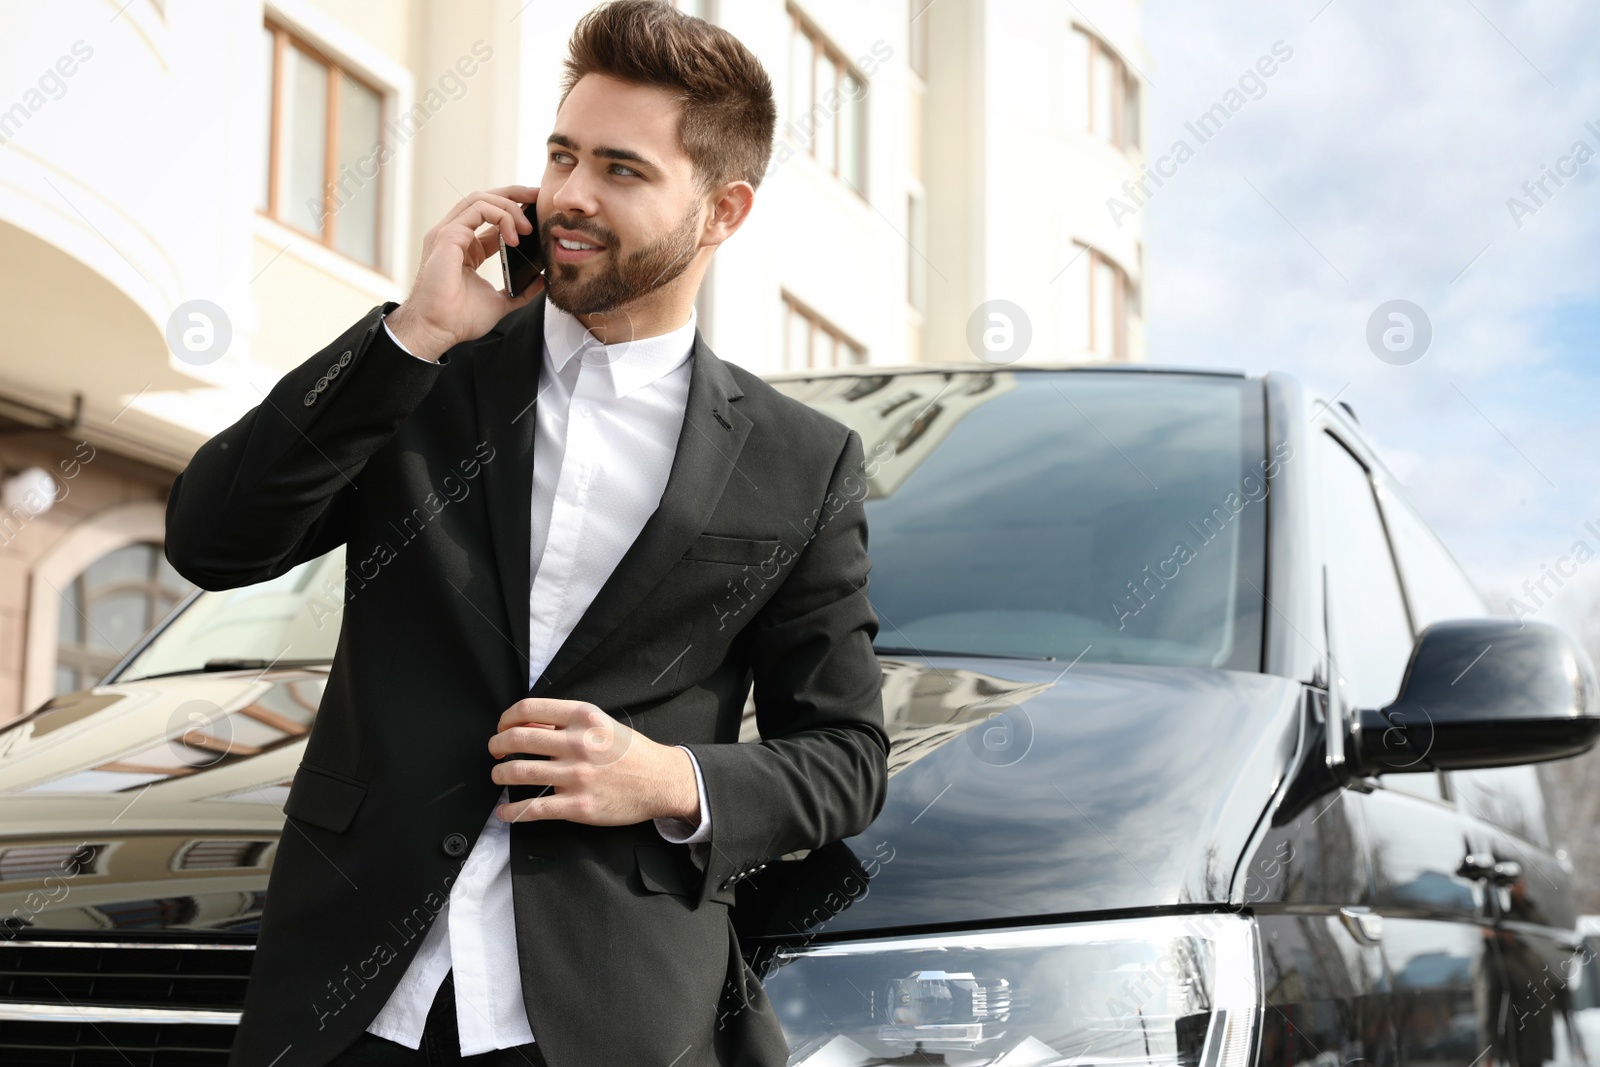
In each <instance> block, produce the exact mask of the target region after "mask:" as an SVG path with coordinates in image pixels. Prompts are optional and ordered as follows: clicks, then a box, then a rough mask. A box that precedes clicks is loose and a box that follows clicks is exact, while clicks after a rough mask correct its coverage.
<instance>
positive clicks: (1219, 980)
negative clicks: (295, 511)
mask: <svg viewBox="0 0 1600 1067" xmlns="http://www.w3.org/2000/svg"><path fill="white" fill-rule="evenodd" d="M773 967H774V968H775V969H774V970H772V971H771V972H770V973H769V975H768V977H767V978H766V979H765V981H764V982H763V985H764V988H765V989H766V993H767V998H768V1000H769V1001H770V1002H771V1004H772V1007H773V1010H774V1011H775V1012H776V1013H777V1016H778V1020H779V1021H780V1022H781V1023H782V1025H783V1029H784V1033H785V1035H786V1036H787V1038H788V1041H789V1048H790V1049H791V1050H792V1051H791V1055H790V1058H789V1063H790V1065H791V1067H800V1065H804V1067H874V1065H877V1064H900V1063H930V1064H931V1063H940V1064H947V1065H953V1067H957V1065H958V1067H983V1065H993V1067H1049V1065H1053V1064H1060V1065H1067V1064H1070V1065H1073V1067H1106V1065H1115V1067H1249V1065H1250V1063H1251V1059H1252V1056H1253V1053H1254V1039H1255V1029H1256V1016H1257V1014H1258V1012H1259V1011H1260V998H1259V995H1258V993H1257V990H1258V988H1259V985H1258V981H1257V951H1256V927H1255V922H1254V920H1252V919H1250V918H1248V917H1246V916H1242V915H1237V914H1231V913H1216V912H1211V913H1204V914H1196V915H1182V916H1162V917H1158V918H1151V919H1119V920H1115V921H1110V922H1087V923H1069V924H1063V925H1056V926H1035V927H1015V928H1009V929H1004V930H985V931H978V932H974V933H958V934H931V935H923V936H916V937H896V938H885V939H881V940H875V941H857V942H847V943H840V944H829V945H810V946H806V947H803V948H798V949H793V950H788V951H780V952H778V953H777V954H776V955H775V956H774V957H773ZM913 1056H914V1057H915V1058H908V1057H913ZM923 1057H927V1058H923Z"/></svg>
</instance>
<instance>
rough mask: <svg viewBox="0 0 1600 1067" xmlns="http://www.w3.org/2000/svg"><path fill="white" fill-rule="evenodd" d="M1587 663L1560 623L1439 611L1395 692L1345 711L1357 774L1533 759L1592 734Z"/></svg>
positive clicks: (1593, 701)
mask: <svg viewBox="0 0 1600 1067" xmlns="http://www.w3.org/2000/svg"><path fill="white" fill-rule="evenodd" d="M1597 701H1600V694H1597V690H1596V684H1595V670H1594V664H1593V662H1592V661H1591V660H1590V659H1589V655H1588V653H1587V652H1585V651H1584V650H1583V648H1582V646H1580V645H1579V644H1578V643H1577V642H1576V641H1575V640H1573V639H1572V638H1571V637H1570V636H1568V635H1567V633H1566V632H1565V631H1564V630H1561V629H1559V628H1557V627H1555V626H1552V625H1550V624H1548V623H1542V622H1532V621H1528V620H1523V621H1522V622H1517V621H1516V620H1513V619H1501V618H1482V619H1447V620H1443V621H1440V622H1436V623H1434V624H1433V625H1431V626H1429V627H1428V628H1427V629H1425V630H1423V631H1422V633H1421V634H1420V635H1418V637H1417V643H1416V647H1415V648H1413V649H1412V651H1411V661H1410V663H1408V664H1407V665H1406V673H1405V678H1404V680H1403V681H1402V682H1401V683H1400V695H1399V696H1398V697H1396V698H1395V701H1394V703H1392V704H1390V705H1389V706H1388V707H1385V708H1382V709H1378V710H1362V711H1360V712H1358V713H1357V714H1356V715H1354V716H1352V718H1353V720H1354V721H1353V723H1352V727H1351V733H1352V735H1353V736H1352V741H1353V743H1352V745H1351V748H1352V750H1353V751H1354V752H1355V753H1356V755H1357V760H1358V762H1359V764H1360V766H1359V772H1360V773H1361V774H1366V775H1373V774H1393V773H1397V772H1401V771H1423V770H1466V769H1470V768H1474V767H1504V766H1509V765H1511V764H1517V763H1539V762H1542V761H1544V760H1555V759H1564V758H1567V757H1569V756H1577V755H1580V754H1582V753H1584V752H1587V751H1588V750H1589V749H1590V748H1592V747H1593V746H1594V743H1595V740H1596V739H1597V738H1600V706H1597Z"/></svg>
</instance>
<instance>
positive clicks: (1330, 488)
mask: <svg viewBox="0 0 1600 1067" xmlns="http://www.w3.org/2000/svg"><path fill="white" fill-rule="evenodd" d="M1321 452H1322V532H1323V543H1324V545H1325V546H1326V547H1325V550H1324V551H1325V553H1326V556H1327V565H1328V598H1329V600H1330V602H1331V609H1332V616H1333V641H1334V646H1335V653H1334V654H1335V656H1336V657H1337V659H1338V662H1337V663H1335V664H1334V669H1335V670H1336V671H1337V672H1338V674H1339V676H1340V677H1341V678H1342V679H1343V680H1344V683H1345V691H1346V693H1347V695H1348V699H1349V702H1350V705H1351V707H1352V708H1381V707H1383V706H1384V705H1386V704H1388V703H1390V702H1391V701H1392V700H1394V698H1395V695H1396V694H1397V693H1398V692H1399V691H1400V679H1401V676H1402V675H1403V674H1404V673H1405V669H1406V661H1407V660H1408V659H1410V657H1411V644H1412V635H1411V622H1410V620H1409V619H1408V618H1407V617H1406V607H1405V601H1404V600H1403V599H1401V595H1400V581H1399V578H1398V577H1397V575H1396V573H1395V566H1394V559H1393V557H1392V556H1390V554H1389V540H1388V538H1387V536H1385V534H1384V529H1383V520H1382V518H1381V517H1380V516H1379V514H1378V503H1377V499H1376V497H1375V496H1374V495H1373V490H1372V483H1371V481H1370V480H1369V479H1368V478H1367V471H1366V468H1364V467H1362V466H1361V464H1360V462H1358V461H1357V460H1356V458H1355V456H1353V455H1351V454H1350V452H1349V450H1348V449H1346V448H1345V447H1344V445H1343V444H1341V443H1340V442H1339V440H1338V439H1337V438H1335V437H1334V436H1333V435H1332V434H1328V433H1324V434H1322V443H1321Z"/></svg>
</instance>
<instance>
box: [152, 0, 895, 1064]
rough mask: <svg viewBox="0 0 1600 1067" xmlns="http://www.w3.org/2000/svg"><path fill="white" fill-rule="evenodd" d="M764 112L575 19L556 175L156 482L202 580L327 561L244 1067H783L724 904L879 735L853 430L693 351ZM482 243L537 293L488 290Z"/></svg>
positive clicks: (759, 75) (819, 835)
mask: <svg viewBox="0 0 1600 1067" xmlns="http://www.w3.org/2000/svg"><path fill="white" fill-rule="evenodd" d="M774 122H775V109H774V106H773V103H772V90H771V85H770V82H769V80H768V78H767V76H766V74H765V72H764V71H763V70H762V69H761V66H760V64H759V62H758V61H757V60H756V59H755V58H754V56H752V55H751V54H750V53H749V51H748V50H746V49H745V48H744V47H743V46H741V45H740V44H739V43H738V42H737V41H736V40H735V39H734V38H733V37H732V36H731V35H729V34H728V33H726V32H725V31H722V30H720V29H717V28H716V27H713V26H711V25H709V24H707V23H705V22H703V21H701V20H699V19H693V18H690V17H687V16H684V15H681V14H679V13H678V12H676V11H674V10H673V9H672V8H671V7H670V6H668V5H666V4H665V3H660V2H652V0H619V2H616V3H612V4H609V5H606V6H604V7H601V8H597V9H595V10H594V11H593V12H591V13H590V14H589V15H587V16H586V17H585V18H584V19H583V20H582V21H581V22H580V24H579V26H578V28H577V30H576V31H575V33H574V36H573V39H572V42H571V46H570V52H569V57H568V59H567V61H566V64H565V71H564V79H563V91H562V97H561V103H560V106H559V108H558V112H557V115H556V122H555V129H554V131H553V132H552V133H551V135H550V138H549V143H548V149H549V151H548V154H547V162H546V167H545V173H544V177H543V179H542V181H541V184H540V185H539V186H538V187H537V188H534V187H525V186H506V187H502V188H498V189H494V190H490V191H487V192H479V193H473V194H472V195H470V196H467V197H465V198H463V199H462V200H461V201H460V202H459V203H457V204H456V205H455V206H454V207H453V208H451V210H450V211H449V212H448V213H447V214H446V216H445V217H444V219H443V220H442V221H440V223H439V224H438V225H436V226H434V227H433V228H432V229H430V230H429V231H428V232H427V234H426V236H425V238H424V243H423V252H422V264H421V267H420V269H419V270H418V273H417V277H416V281H415V282H414V284H413V287H412V290H411V293H410V295H409V296H408V297H407V299H406V300H405V301H404V302H402V303H399V304H396V303H394V302H387V303H385V304H383V305H382V306H381V307H377V308H374V309H372V311H371V312H369V313H368V314H367V315H366V316H364V317H363V318H362V319H361V320H360V321H359V322H357V323H355V324H354V325H352V326H351V327H350V329H349V330H347V331H346V332H345V333H344V334H343V335H341V336H340V337H339V338H338V339H337V340H335V341H334V342H333V343H332V344H330V345H329V346H328V347H327V348H325V349H323V350H322V351H321V352H319V353H318V354H317V355H315V356H313V357H312V358H311V359H309V360H307V361H306V362H305V363H303V364H301V365H300V366H299V367H298V368H296V369H295V370H293V371H290V372H289V373H288V374H287V375H285V376H284V378H283V379H282V380H281V381H280V382H278V383H277V385H276V386H275V387H274V388H273V390H272V391H271V393H269V394H268V396H267V397H266V399H265V401H264V402H263V403H262V404H261V405H260V406H259V407H257V408H255V409H254V410H252V411H250V412H249V413H248V414H246V415H245V416H244V417H243V418H242V419H240V420H239V421H238V422H237V423H235V424H234V425H233V426H231V427H229V428H228V429H226V430H224V431H222V432H221V433H219V434H218V435H217V436H216V437H215V438H213V439H212V440H211V441H209V442H207V443H206V444H205V445H204V446H202V447H201V448H200V450H199V451H198V452H197V453H196V454H195V457H194V459H193V460H192V461H191V462H190V464H189V466H188V468H187V469H186V470H185V471H184V472H183V473H182V474H181V475H179V477H178V478H177V479H176V480H175V481H174V483H173V487H172V494H171V498H170V501H169V504H168V509H167V527H168V530H167V533H168V536H167V556H168V558H169V559H170V560H171V561H172V563H173V565H174V566H175V567H176V568H177V569H178V571H179V572H180V573H181V574H183V575H184V576H185V577H187V578H189V579H190V580H192V581H194V582H195V583H196V584H198V585H201V586H203V587H206V588H210V589H224V588H232V587H236V586H242V585H246V584H250V583H255V582H260V581H264V580H266V579H269V578H273V577H276V576H278V575H281V574H283V573H285V572H286V571H288V570H289V569H290V568H292V567H294V566H296V565H297V564H299V563H301V562H303V561H305V560H309V559H312V558H314V557H317V556H319V555H321V554H323V553H325V552H328V551H329V550H331V549H333V548H335V547H336V546H338V545H341V544H343V545H345V546H346V563H347V570H346V581H345V608H344V612H343V618H342V620H341V631H340V634H339V643H338V650H337V655H336V657H335V660H334V662H333V665H332V667H331V668H330V671H329V675H328V684H327V689H326V693H325V695H324V698H323V702H322V706H321V709H320V712H319V714H318V718H317V721H316V725H315V728H314V729H313V731H312V733H311V735H310V737H309V739H308V741H307V745H306V750H305V754H304V759H303V761H302V763H301V765H300V767H299V770H298V772H297V773H296V776H295V781H294V785H293V788H292V789H291V792H290V795H289V799H288V802H287V803H286V804H285V806H284V811H285V813H286V814H287V816H288V818H287V820H286V823H285V828H284V833H283V836H282V839H281V841H280V844H279V847H278V854H277V859H276V862H275V865H274V869H273V873H272V880H271V883H270V886H269V892H268V903H267V906H266V911H265V915H264V918H263V921H262V926H261V934H260V943H259V946H258V949H257V953H256V960H255V964H254V969H253V972H252V979H251V984H250V991H249V999H248V1001H247V1003H246V1006H245V1011H244V1017H243V1021H242V1024H241V1026H240V1029H239V1033H238V1037H237V1039H236V1043H235V1046H234V1053H233V1062H234V1063H235V1064H238V1065H240V1067H267V1065H273V1064H275V1065H277V1067H289V1065H291V1064H294V1065H305V1067H320V1065H322V1064H325V1063H336V1064H343V1065H353V1064H411V1063H415V1064H424V1063H426V1064H437V1063H455V1062H461V1063H474V1064H491V1063H492V1064H499V1063H518V1064H521V1063H533V1064H540V1063H542V1064H545V1065H547V1067H595V1065H611V1064H616V1065H628V1067H635V1065H640V1067H642V1065H648V1064H660V1065H663V1067H665V1065H667V1064H673V1065H675V1067H698V1065H711V1064H743V1065H760V1067H768V1065H773V1067H775V1065H779V1064H782V1063H784V1062H785V1060H786V1058H787V1049H786V1047H785V1042H784V1038H783V1034H782V1031H781V1029H780V1028H779V1026H778V1024H777V1021H776V1019H775V1017H774V1016H773V1014H772V1010H771V1007H770V1005H769V1004H768V1003H767V1000H766V998H765V995H764V994H763V992H762V990H761V987H760V985H759V983H758V982H757V981H756V979H755V976H754V974H753V972H752V971H751V970H750V968H749V967H748V966H747V965H746V964H745V963H744V961H743V959H742V958H741V956H740V953H739V944H738V939H737V937H736V935H735V933H734V929H733V925H732V920H731V917H730V914H729V912H730V908H731V906H732V904H733V903H734V891H735V888H736V883H737V882H738V880H739V879H740V878H741V877H743V876H744V875H745V874H747V873H749V872H751V871H753V870H757V869H759V868H760V867H761V866H763V865H764V864H765V863H766V862H768V861H769V860H772V859H774V858H776V857H778V856H781V855H784V854H786V853H789V852H793V851H795V850H798V849H806V848H816V847H819V846H821V845H823V844H825V843H827V842H829V841H834V840H837V839H840V838H843V837H848V836H851V835H853V834H857V833H860V832H861V831H862V830H864V829H865V828H866V826H867V825H868V824H869V823H870V822H871V821H872V819H873V818H874V817H875V816H876V815H877V813H878V811H879V810H880V809H881V807H882V804H883V799H884V794H885V788H886V779H887V765H886V756H887V751H888V737H887V735H886V733H885V732H884V728H883V710H882V702H881V695H880V694H881V676H880V672H879V669H878V666H877V662H876V659H875V657H874V655H873V652H872V647H871V641H872V638H873V637H874V636H875V635H876V633H877V628H878V624H877V618H876V616H875V615H874V613H873V611H872V608H871V606H870V604H869V603H868V600H867V571H868V567H869V563H868V559H867V555H866V546H867V532H866V522H865V514H864V510H863V507H862V498H863V497H864V495H865V479H864V478H863V477H862V475H861V474H860V467H861V464H862V447H861V441H860V438H859V437H858V435H856V434H855V433H854V432H852V431H850V430H848V429H847V428H846V427H844V426H843V425H841V424H839V423H838V422H836V421H834V420H832V419H829V418H827V417H825V416H823V415H822V414H820V413H818V412H816V411H814V410H813V409H811V408H809V407H807V406H805V405H803V404H801V403H799V402H797V401H794V400H792V399H790V398H787V397H784V396H783V395H781V394H779V393H778V392H777V391H776V390H774V389H772V388H771V387H770V386H768V385H767V384H766V383H764V382H762V381H761V380H760V379H759V378H757V377H755V376H754V375H752V374H750V373H748V372H746V371H744V370H743V369H741V368H739V367H738V366H735V365H732V364H727V363H724V362H722V361H721V360H720V359H718V358H717V356H716V355H714V354H713V353H712V352H711V350H710V348H709V347H708V346H707V345H706V344H705V341H704V338H703V337H702V336H701V335H700V332H699V330H698V329H697V328H696V325H695V315H694V296H695V292H696V290H697V289H698V287H699V284H700V281H701V279H702V278H703V276H704V274H705V270H706V268H707V266H708V265H709V264H710V260H711V256H712V254H713V253H714V252H715V250H716V248H717V247H718V246H719V245H720V244H721V243H722V242H723V241H725V240H727V239H728V238H729V237H731V236H732V235H733V233H734V232H735V231H736V230H737V229H738V228H739V227H740V225H742V224H743V222H744V220H745V219H746V218H747V217H748V216H749V212H750V210H751V208H752V205H753V203H754V193H755V189H756V186H757V185H758V184H759V182H760V179H761V175H762V173H763V171H764V170H765V167H766V165H767V162H768V159H769V155H770V150H771V144H772V134H773V126H774ZM529 202H536V204H537V208H536V215H537V219H538V225H537V227H535V225H534V224H532V223H530V222H529V221H528V220H527V219H526V218H525V217H524V216H523V213H522V211H521V210H520V207H519V205H520V204H523V203H529ZM485 224H488V225H489V226H491V227H492V229H491V230H489V231H486V232H485V233H484V234H481V235H480V234H479V233H478V232H477V231H478V228H479V227H480V226H482V225H485ZM499 237H503V238H504V239H505V240H506V241H507V243H510V244H517V243H520V242H522V241H525V240H538V241H539V242H540V247H541V248H542V251H543V253H544V256H545V261H546V263H547V268H546V272H545V281H544V282H543V283H541V284H538V285H536V286H534V287H533V288H532V289H530V290H529V291H528V292H527V293H525V294H523V295H521V296H518V297H516V298H510V297H508V296H506V295H505V294H504V293H502V292H500V291H498V290H497V289H496V288H495V287H494V286H492V285H490V284H489V283H488V282H486V281H485V280H484V279H483V278H482V277H480V276H479V275H478V273H477V267H478V266H479V264H481V263H482V262H483V261H484V259H485V258H487V257H489V256H491V255H495V254H497V252H498V238H499ZM581 245H589V246H592V247H588V248H583V247H579V246H581ZM474 490H476V491H474ZM284 656H285V657H288V658H293V656H294V650H293V649H286V650H285V651H284ZM752 685H753V686H754V697H755V703H756V708H757V723H758V726H759V728H760V732H761V736H762V740H761V741H760V742H759V743H757V744H750V743H746V744H737V743H733V742H736V740H737V737H738V730H739V721H740V718H741V714H742V709H743V707H744V704H745V700H746V696H747V695H748V694H749V693H750V692H751V686H752Z"/></svg>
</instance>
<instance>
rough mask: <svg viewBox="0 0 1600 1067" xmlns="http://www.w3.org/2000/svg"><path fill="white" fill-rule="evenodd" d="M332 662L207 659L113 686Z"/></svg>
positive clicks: (230, 658) (322, 664)
mask: <svg viewBox="0 0 1600 1067" xmlns="http://www.w3.org/2000/svg"><path fill="white" fill-rule="evenodd" d="M332 662H333V661H332V660H330V659H278V660H271V659H244V658H240V657H234V656H219V657H216V658H214V659H208V660H206V662H205V666H203V667H185V668H183V669H182V670H176V671H161V672H160V673H157V674H141V675H138V676H137V677H134V678H118V679H117V680H116V682H115V683H114V684H116V685H121V684H122V683H123V682H142V681H145V680H146V679H149V678H176V677H178V676H180V675H184V674H213V673H215V672H217V671H264V670H266V669H267V668H268V667H271V668H273V669H274V670H278V669H291V668H295V667H324V666H327V665H328V664H330V663H332Z"/></svg>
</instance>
